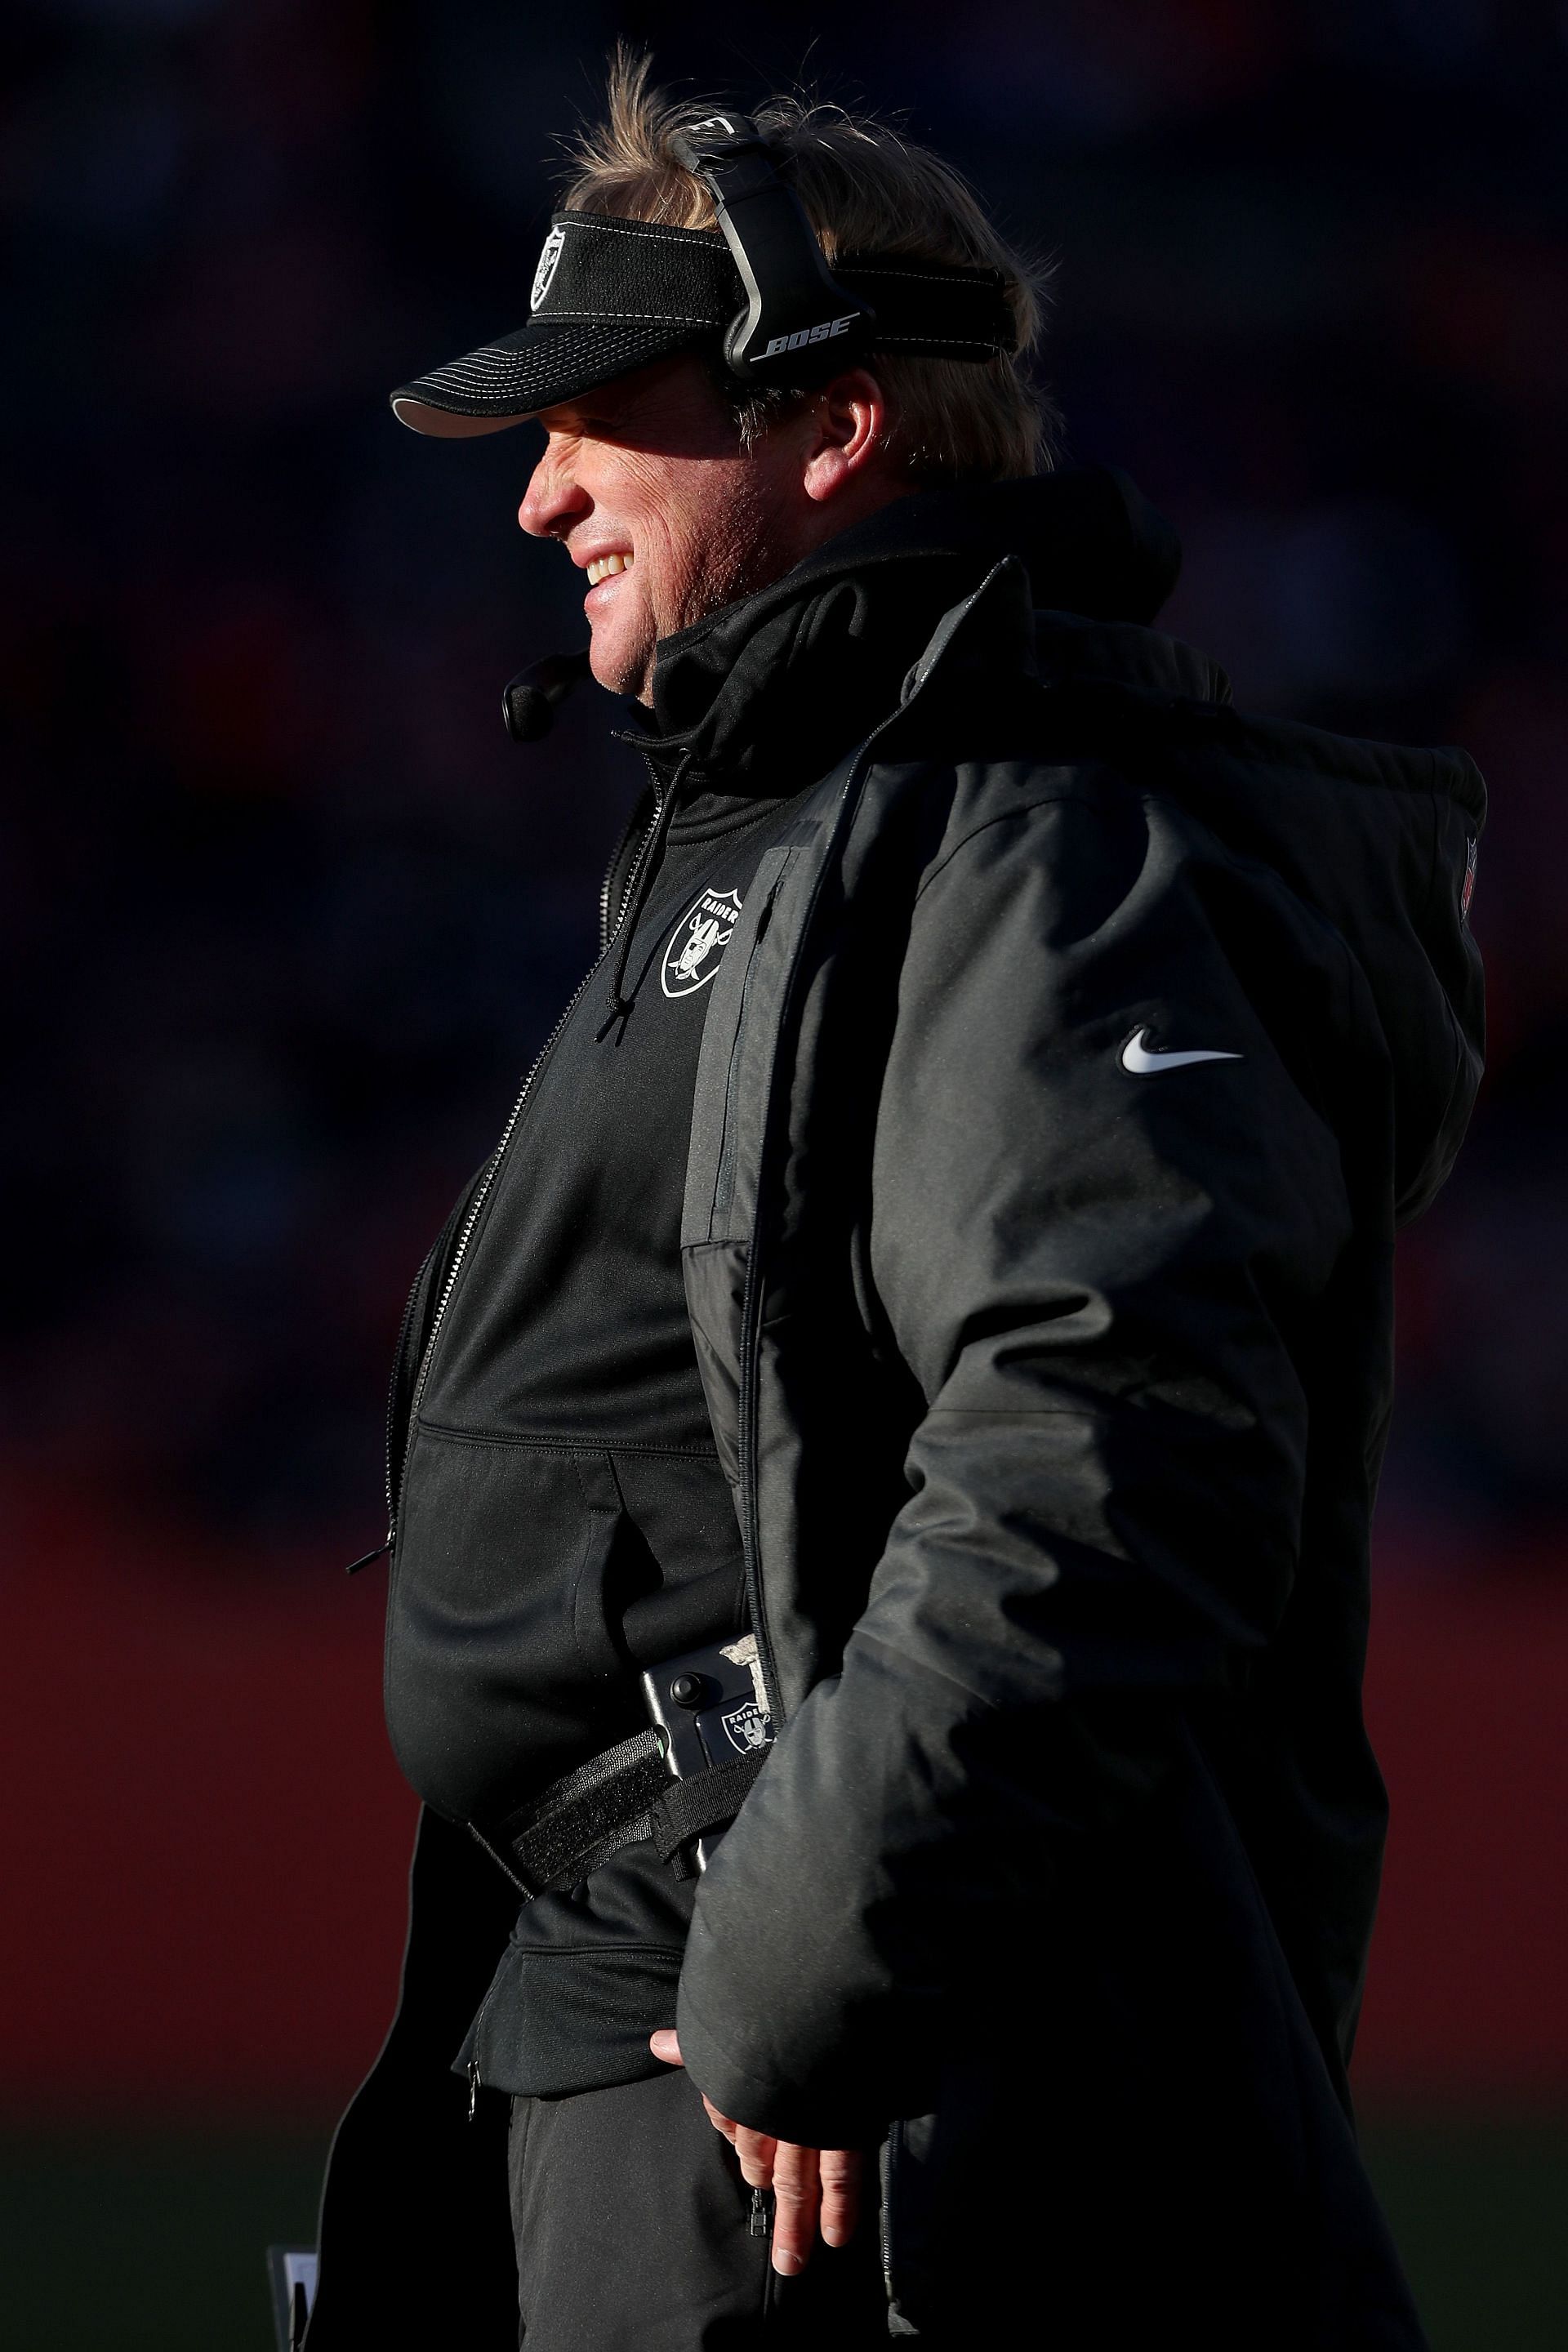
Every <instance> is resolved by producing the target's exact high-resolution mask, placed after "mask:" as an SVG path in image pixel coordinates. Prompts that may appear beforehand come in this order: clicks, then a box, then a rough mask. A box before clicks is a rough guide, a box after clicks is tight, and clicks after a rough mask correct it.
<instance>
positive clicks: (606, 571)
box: [587, 555, 631, 588]
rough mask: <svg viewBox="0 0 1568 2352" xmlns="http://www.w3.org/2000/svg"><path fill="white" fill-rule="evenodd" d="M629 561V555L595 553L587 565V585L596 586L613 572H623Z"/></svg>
mask: <svg viewBox="0 0 1568 2352" xmlns="http://www.w3.org/2000/svg"><path fill="white" fill-rule="evenodd" d="M630 562H631V557H630V556H629V555H596V556H595V558H594V561H593V562H592V563H590V564H589V565H588V567H587V571H588V585H589V587H590V588H596V587H597V586H598V584H599V583H600V581H601V580H607V579H608V578H609V577H610V574H611V573H612V572H625V571H626V568H627V566H628V565H629V563H630Z"/></svg>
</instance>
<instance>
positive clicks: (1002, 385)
mask: <svg viewBox="0 0 1568 2352" xmlns="http://www.w3.org/2000/svg"><path fill="white" fill-rule="evenodd" d="M651 71H652V60H651V58H648V57H646V56H641V57H639V56H637V55H636V54H635V53H633V52H632V51H630V50H628V49H626V48H625V47H620V48H617V49H616V53H615V55H614V57H613V58H612V59H611V63H610V68H609V78H608V86H607V89H606V91H605V111H604V114H603V116H602V118H601V119H600V120H599V121H597V122H594V123H590V124H587V125H585V126H584V128H583V129H582V130H581V131H578V132H577V134H576V135H575V137H574V138H573V139H572V140H571V141H570V142H568V149H567V152H568V157H569V162H570V165H571V173H570V176H569V177H568V178H567V180H566V182H565V184H564V187H563V201H564V203H565V205H566V206H567V207H568V208H569V209H570V210H572V211H574V212H592V213H613V214H618V215H620V216H621V218H623V219H626V220H645V221H659V222H663V223H666V224H668V225H669V226H674V227H677V228H712V227H714V226H715V225H716V222H715V215H714V208H713V199H712V196H711V194H710V192H709V190H708V189H707V187H706V186H705V185H704V184H703V183H702V182H701V181H700V180H699V179H698V178H697V177H696V175H695V174H694V173H690V172H689V171H687V170H686V169H685V167H684V166H683V165H682V164H680V163H677V162H676V160H675V157H674V154H673V153H672V152H671V149H670V135H671V133H672V132H674V131H681V130H687V129H689V128H690V127H691V126H692V125H693V124H695V123H697V122H700V121H702V120H703V119H704V118H705V117H707V116H710V115H711V114H712V113H713V112H714V111H715V104H714V102H713V101H712V100H696V99H678V98H676V97H674V96H672V95H671V94H670V93H669V92H668V91H667V90H661V89H655V88H653V87H652V86H651V83H650V75H651ZM752 120H753V121H755V122H756V124H757V126H758V128H759V130H761V131H763V133H764V135H765V136H766V138H767V139H768V142H769V143H770V145H771V146H772V148H773V152H774V153H775V155H776V156H777V157H778V158H779V160H780V162H781V163H782V167H783V169H784V173H785V175H786V176H787V177H788V179H789V181H790V183H791V184H792V185H793V186H794V188H795V193H796V194H797V195H798V196H799V197H800V200H801V203H802V205H804V206H805V213H806V217H807V218H808V219H809V221H810V222H811V225H812V227H813V228H814V229H815V230H816V235H817V238H818V240H819V242H820V244H821V246H822V250H823V253H824V256H825V257H826V260H827V262H828V264H829V266H830V267H831V265H832V264H833V262H834V261H835V260H836V259H837V257H838V256H839V255H840V254H851V253H855V254H869V253H878V254H884V253H889V254H902V255H906V256H910V257H915V258H918V259H920V260H922V261H935V262H949V263H955V264H958V265H960V266H963V265H965V264H968V265H974V264H979V265H981V266H983V267H984V268H990V269H994V270H997V271H999V272H1000V274H1001V278H1002V281H1003V290H1004V293H1005V299H1006V302H1007V306H1008V308H1009V310H1011V312H1012V315H1013V323H1014V330H1015V335H1014V340H1015V345H1016V348H1015V350H1014V351H1013V352H998V353H997V355H996V356H995V357H994V359H991V360H986V361H969V362H964V361H960V360H941V359H899V358H894V357H892V356H891V355H890V354H889V353H886V352H873V354H872V356H871V359H870V361H869V362H868V364H869V365H870V366H871V367H872V369H873V371H874V373H876V375H877V378H878V381H879V383H880V384H881V385H882V388H883V391H884V392H885V393H886V394H887V396H888V403H889V409H890V411H891V423H890V425H889V432H888V438H887V446H888V449H889V455H890V456H892V457H894V459H895V460H896V461H897V462H898V463H899V464H900V465H901V466H903V467H906V468H907V469H908V471H909V472H910V475H911V476H913V477H914V478H917V479H918V480H921V481H1006V480H1009V479H1016V478H1018V477H1021V476H1025V475H1029V474H1036V473H1041V472H1044V471H1045V470H1047V468H1048V467H1049V465H1050V463H1051V446H1050V444H1051V432H1052V428H1053V426H1054V425H1055V422H1056V419H1055V413H1054V411H1053V409H1052V407H1051V404H1050V403H1049V401H1048V400H1047V397H1046V396H1045V394H1043V393H1042V392H1041V391H1040V390H1039V388H1038V387H1037V385H1036V384H1035V383H1032V382H1031V380H1030V377H1029V374H1028V372H1027V361H1028V358H1029V354H1030V353H1031V352H1033V350H1034V348H1035V346H1036V344H1037V341H1038V339H1039V333H1040V328H1041V323H1042V313H1043V310H1044V298H1045V286H1046V280H1047V275H1048V272H1047V270H1046V269H1045V268H1042V267H1040V266H1037V265H1031V264H1030V263H1028V262H1027V261H1026V260H1025V259H1024V257H1022V256H1021V255H1020V254H1018V253H1017V252H1016V251H1015V250H1014V248H1013V247H1011V246H1009V245H1008V244H1007V243H1006V242H1005V239H1004V238H1003V237H1002V236H1001V235H1000V234H999V233H998V231H997V230H996V229H995V228H994V226H992V224H991V222H990V221H989V220H988V219H987V218H986V216H985V214H984V210H983V209H982V207H981V205H980V202H979V199H978V198H977V197H976V196H975V194H973V190H972V189H971V188H970V187H969V186H968V184H966V182H965V181H964V180H963V178H962V177H961V175H960V174H959V173H957V172H955V171H954V170H953V169H952V165H951V164H949V163H943V162H942V158H941V157H940V156H939V155H934V154H932V153H931V151H930V150H929V149H928V148H924V147H917V146H915V145H913V144H912V143H911V142H910V141H908V140H906V139H904V138H903V137H902V136H901V135H900V133H899V132H898V131H894V130H893V129H891V128H890V127H889V125H887V124H886V123H883V122H880V121H876V120H875V119H874V118H872V117H870V116H868V115H862V114H854V115H852V114H850V113H849V112H847V110H845V109H844V108H843V107H839V106H830V105H826V104H823V103H821V102H820V101H816V100H809V99H807V98H805V97H794V96H781V97H773V98H769V99H765V100H763V102H762V104H761V105H759V106H756V107H753V108H752ZM721 373H722V371H721ZM724 383H725V387H726V389H727V390H728V391H729V393H730V394H731V401H732V405H733V410H734V414H735V417H736V422H737V424H738V425H739V427H740V432H741V437H742V443H743V444H744V445H745V446H748V447H749V446H752V444H753V443H754V442H755V441H756V439H757V438H758V437H759V436H760V435H761V434H762V433H763V432H764V431H765V430H766V428H767V426H768V425H769V424H770V423H771V422H772V420H773V418H774V417H775V416H776V415H778V414H779V413H780V411H781V409H782V408H783V407H784V405H786V404H791V403H793V401H794V400H795V398H796V397H797V396H798V395H795V394H779V393H763V394H746V393H745V392H744V391H743V390H742V388H741V387H740V386H738V385H735V384H734V383H732V380H731V379H729V378H728V377H727V375H725V376H724Z"/></svg>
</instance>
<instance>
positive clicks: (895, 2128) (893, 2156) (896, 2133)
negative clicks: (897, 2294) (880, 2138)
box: [879, 2120, 903, 2303]
mask: <svg viewBox="0 0 1568 2352" xmlns="http://www.w3.org/2000/svg"><path fill="white" fill-rule="evenodd" d="M902 2137H903V2126H902V2124H900V2123H899V2122H898V2121H897V2120H895V2121H894V2122H892V2123H890V2124H889V2126H888V2160H887V2163H886V2165H885V2166H884V2167H883V2169H882V2210H881V2214H880V2216H879V2236H880V2239H881V2242H882V2283H883V2284H884V2285H885V2286H886V2288H887V2290H888V2301H889V2303H891V2302H892V2301H893V2300H894V2294H893V2168H894V2167H895V2166H896V2164H897V2163H898V2160H899V2144H900V2140H901V2139H902Z"/></svg>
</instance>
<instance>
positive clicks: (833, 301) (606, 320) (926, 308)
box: [532, 212, 1016, 384]
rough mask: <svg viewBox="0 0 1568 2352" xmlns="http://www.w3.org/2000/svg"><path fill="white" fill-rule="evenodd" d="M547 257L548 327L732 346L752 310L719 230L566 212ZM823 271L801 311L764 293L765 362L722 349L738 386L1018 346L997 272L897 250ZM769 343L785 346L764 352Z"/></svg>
mask: <svg viewBox="0 0 1568 2352" xmlns="http://www.w3.org/2000/svg"><path fill="white" fill-rule="evenodd" d="M815 245H816V241H815V239H813V246H814V248H815ZM545 254H546V257H548V268H547V269H546V267H545V265H544V264H543V263H542V265H541V271H540V278H539V279H538V280H536V289H537V291H536V298H535V301H534V307H533V312H532V317H533V320H534V321H535V322H536V323H537V324H538V325H539V326H550V325H555V324H559V325H560V326H561V327H562V328H563V329H564V328H567V327H569V326H570V325H572V324H573V323H574V322H580V323H582V324H584V325H588V324H590V323H602V324H604V325H606V326H607V325H609V324H610V323H611V322H614V321H616V320H626V321H635V322H637V323H638V324H639V325H644V326H646V327H647V328H649V329H657V328H658V327H661V326H662V327H665V328H667V329H668V348H669V349H670V350H672V351H673V350H677V349H681V348H689V347H691V346H693V345H696V344H699V343H700V342H704V341H708V340H709V338H710V336H714V337H718V338H720V339H721V340H725V341H727V342H728V343H729V344H731V345H732V344H733V343H734V341H735V338H736V335H737V332H738V331H739V330H740V329H741V327H742V325H743V323H744V322H745V321H746V320H748V319H749V317H750V316H751V312H752V307H753V306H752V300H751V297H750V294H749V292H748V289H747V288H746V286H745V283H744V280H743V278H742V274H741V271H740V268H739V266H738V264H737V263H736V261H735V259H734V257H733V250H732V247H731V246H730V245H729V243H728V242H727V240H726V239H725V237H724V236H722V235H721V233H720V232H719V231H717V230H714V229H688V228H673V227H670V226H666V225H665V224H663V223H658V222H648V221H633V220H626V219H623V218H622V217H621V216H620V215H613V214H604V213H585V212H563V213H557V214H556V215H555V216H554V218H553V220H552V224H551V233H550V237H549V239H548V240H547V242H546V247H545ZM818 259H819V261H820V254H819V255H818ZM821 267H822V268H823V271H824V273H825V277H826V284H825V286H824V287H823V288H822V290H821V291H820V292H816V293H815V296H814V300H813V301H812V303H811V304H809V305H802V304H801V303H800V294H801V291H802V288H803V286H804V283H805V281H804V280H800V279H797V280H796V281H795V296H794V299H795V302H796V304H797V306H798V307H804V308H805V310H806V315H805V316H804V317H801V316H799V315H797V314H796V313H792V312H789V311H784V310H782V309H781V308H780V307H779V305H778V304H777V303H776V302H775V303H774V305H773V307H772V308H770V307H769V306H768V302H767V300H766V299H764V300H763V304H762V305H761V306H760V309H759V318H758V326H759V327H763V326H765V327H766V328H767V329H768V331H767V332H766V333H765V334H762V335H761V336H760V341H761V344H762V346H763V363H762V364H760V365H752V366H751V367H746V366H745V364H744V361H743V357H742V364H741V365H737V363H736V358H735V356H734V352H733V350H732V349H729V350H727V353H726V355H727V357H728V358H729V360H730V365H731V370H732V371H733V372H734V373H735V374H736V376H737V377H738V379H739V381H740V382H742V383H758V384H763V383H781V382H782V383H795V382H809V381H811V379H812V377H813V375H817V374H820V373H823V371H824V369H825V368H829V369H830V368H837V367H843V366H848V365H851V364H852V363H853V362H854V360H855V359H856V358H857V357H858V356H860V355H862V354H863V353H864V352H868V351H885V352H889V354H897V355H899V356H900V357H904V358H909V359H956V360H965V361H985V360H990V359H994V358H995V357H996V356H997V355H998V354H999V353H1002V352H1012V351H1013V350H1014V349H1016V326H1015V322H1014V319H1013V313H1012V310H1011V307H1010V306H1009V304H1008V302H1007V299H1006V294H1005V286H1004V281H1003V279H1002V277H1001V275H1000V273H999V272H997V271H996V270H994V269H985V268H955V267H953V266H951V265H949V264H946V263H942V262H931V261H926V260H923V259H921V257H918V256H914V255H910V254H900V253H856V254H846V255H844V256H843V257H841V258H840V259H839V261H838V262H837V264H836V265H835V267H834V269H833V271H832V273H831V275H830V276H827V275H826V263H823V264H822V265H821ZM765 292H766V289H764V297H765ZM756 332H757V330H756V329H753V334H755V333H756ZM774 341H777V342H778V344H779V346H780V347H779V348H778V349H777V350H775V351H773V352H768V351H767V349H766V346H767V345H768V344H769V343H770V342H774Z"/></svg>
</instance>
